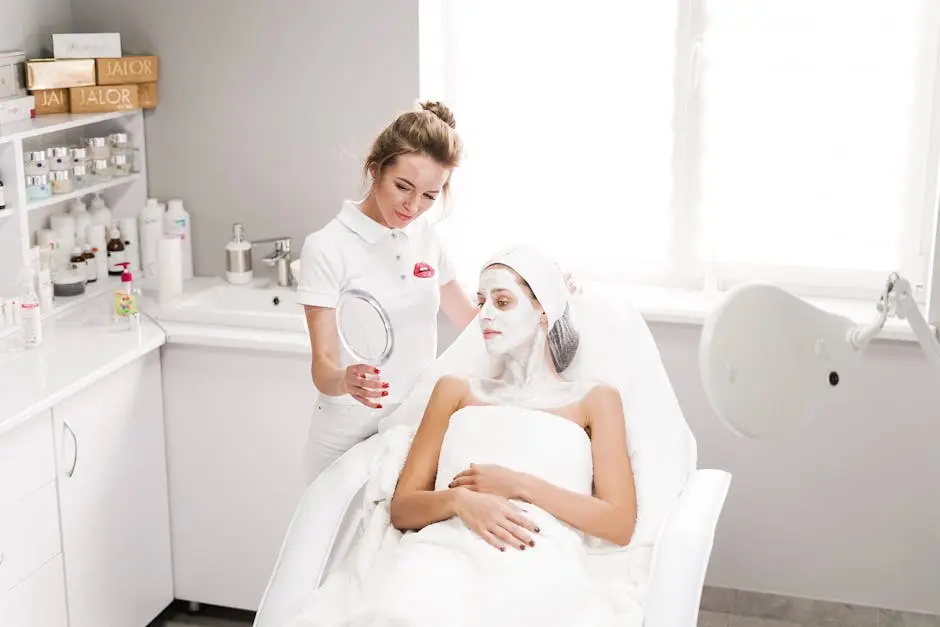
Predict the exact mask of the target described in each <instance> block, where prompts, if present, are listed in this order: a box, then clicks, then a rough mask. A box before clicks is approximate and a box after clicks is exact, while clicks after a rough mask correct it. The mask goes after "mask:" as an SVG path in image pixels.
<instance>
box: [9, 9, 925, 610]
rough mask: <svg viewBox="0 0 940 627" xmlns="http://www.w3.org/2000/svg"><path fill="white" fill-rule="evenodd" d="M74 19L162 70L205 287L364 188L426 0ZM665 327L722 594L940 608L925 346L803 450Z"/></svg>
mask: <svg viewBox="0 0 940 627" xmlns="http://www.w3.org/2000/svg"><path fill="white" fill-rule="evenodd" d="M47 1H48V0H47ZM22 4H24V5H25V4H26V3H25V2H23V3H22ZM73 10H74V17H75V20H76V24H77V26H78V27H79V28H80V29H85V30H94V29H119V30H120V31H121V32H122V34H123V36H124V40H125V42H127V44H128V45H129V47H130V48H131V49H137V50H139V51H143V52H146V51H152V52H154V53H156V54H159V55H160V56H161V59H162V78H161V92H162V93H161V104H160V107H159V108H158V110H157V111H156V112H155V113H154V114H152V115H150V116H149V117H148V119H147V124H148V149H149V153H148V160H149V164H150V168H151V171H150V179H151V193H152V194H156V195H158V196H162V197H165V196H167V195H179V196H181V197H183V198H184V199H186V200H187V202H188V204H189V207H190V209H191V211H192V213H193V216H194V229H195V241H196V268H197V272H198V273H201V274H206V273H213V274H214V273H219V272H221V271H222V269H223V265H222V259H223V257H222V246H223V245H224V242H225V241H226V239H227V237H228V234H229V226H230V224H231V223H232V222H234V221H238V220H240V221H242V222H244V223H245V225H246V227H247V229H248V233H249V235H250V236H251V237H254V238H258V237H262V236H266V235H274V234H279V233H286V234H289V235H292V236H293V237H294V238H295V242H297V252H298V254H299V246H300V242H301V241H302V237H303V236H304V235H305V234H306V233H307V232H309V231H311V230H313V229H315V228H317V227H319V226H320V225H321V224H323V223H325V222H326V221H327V220H328V219H330V218H331V217H332V216H333V215H334V213H335V212H336V210H337V208H338V203H339V201H340V199H341V198H343V197H348V196H352V195H355V194H356V193H357V191H358V189H359V188H358V183H359V173H358V169H359V167H360V164H361V158H362V156H363V155H364V153H365V152H366V150H367V148H368V142H369V140H370V139H371V138H372V136H373V135H374V133H375V132H376V131H377V130H378V129H379V128H380V127H381V125H382V124H383V122H384V121H385V120H386V119H388V118H389V117H391V116H393V115H394V114H395V113H396V112H397V111H398V110H399V109H401V108H403V107H407V106H409V105H410V103H411V102H412V101H413V99H414V98H416V97H417V94H418V76H417V71H418V63H417V56H418V52H417V0H408V1H404V0H396V1H395V2H374V0H344V1H343V2H335V1H333V0H317V1H315V2H295V1H293V0H272V1H271V2H269V3H261V2H251V1H250V0H241V1H240V2H233V1H231V0H228V1H224V0H198V1H197V2H193V1H192V0H163V1H161V2H150V1H148V0H73ZM456 113H457V116H458V122H459V115H460V112H459V111H457V112H456ZM653 329H654V334H655V337H656V339H657V342H658V344H659V346H660V348H661V351H662V354H663V358H664V360H665V362H666V366H667V368H668V371H669V374H670V377H671V378H672V381H673V384H674V386H675V387H676V391H677V394H678V396H679V399H680V402H681V403H682V406H683V408H684V409H685V411H686V413H687V417H688V420H689V422H690V424H691V425H692V428H693V430H694V432H695V434H696V436H697V438H698V442H699V455H700V459H701V465H702V466H703V467H715V468H723V469H726V470H730V471H731V472H733V473H734V475H735V477H734V480H733V484H732V487H731V492H730V495H729V498H728V502H727V507H726V509H725V512H724V515H723V517H722V520H721V524H720V528H719V531H718V536H717V538H716V543H715V548H714V555H713V558H712V562H711V568H710V571H709V575H708V583H710V584H712V585H717V586H727V587H733V588H741V589H749V590H760V591H767V592H777V593H781V594H789V595H796V596H806V597H811V598H820V599H829V600H843V601H846V602H855V603H861V604H870V605H878V606H883V607H892V608H898V609H909V610H920V611H929V612H935V613H940V595H937V594H936V590H938V589H940V566H938V565H940V559H938V558H940V499H938V498H937V497H936V494H937V479H938V478H940V456H938V455H935V454H933V449H934V446H935V443H936V442H937V441H938V436H940V384H938V382H937V381H936V380H935V379H932V378H931V377H930V374H931V373H930V372H928V371H927V369H926V367H925V364H924V361H923V358H922V356H921V354H920V352H919V349H918V348H917V347H916V346H914V345H910V344H877V345H876V346H874V347H873V349H872V351H871V358H870V359H868V360H867V361H866V362H865V364H864V365H863V366H862V368H861V370H860V371H859V373H858V377H857V378H855V379H850V380H846V382H845V384H844V386H843V387H842V394H843V396H844V398H843V399H842V402H840V403H836V404H833V405H832V406H830V407H829V408H828V409H827V411H826V414H825V416H823V419H821V420H820V421H819V422H818V423H816V424H814V425H813V426H812V427H810V428H809V429H808V430H806V431H805V432H804V433H803V434H802V435H801V436H800V437H798V438H794V439H792V440H791V441H789V442H783V443H777V444H754V443H750V442H747V441H744V440H740V439H738V438H736V437H734V436H732V435H731V434H730V433H729V432H728V431H726V430H725V429H724V428H723V427H722V426H721V425H720V424H719V423H718V422H717V419H716V418H715V416H714V415H713V414H712V412H711V411H710V410H709V409H708V407H707V404H706V402H705V398H704V393H703V391H702V388H701V384H700V383H699V379H698V373H697V370H696V363H695V359H696V351H697V346H698V344H697V343H698V335H699V330H698V328H694V327H683V326H675V325H653ZM445 333H446V331H445Z"/></svg>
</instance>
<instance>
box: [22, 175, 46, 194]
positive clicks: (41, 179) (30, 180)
mask: <svg viewBox="0 0 940 627" xmlns="http://www.w3.org/2000/svg"><path fill="white" fill-rule="evenodd" d="M50 196H52V187H50V186H49V175H48V174H33V175H29V176H27V177H26V198H27V200H42V199H43V198H49V197H50Z"/></svg>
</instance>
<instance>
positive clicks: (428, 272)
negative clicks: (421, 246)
mask: <svg viewBox="0 0 940 627" xmlns="http://www.w3.org/2000/svg"><path fill="white" fill-rule="evenodd" d="M415 276H416V277H418V278H420V279H430V278H431V277H432V276H434V268H432V267H431V266H429V265H428V264H426V263H424V262H420V263H416V264H415Z"/></svg>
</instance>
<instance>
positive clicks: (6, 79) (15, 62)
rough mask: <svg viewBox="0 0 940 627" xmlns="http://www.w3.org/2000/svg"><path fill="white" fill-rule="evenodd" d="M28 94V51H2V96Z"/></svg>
mask: <svg viewBox="0 0 940 627" xmlns="http://www.w3.org/2000/svg"><path fill="white" fill-rule="evenodd" d="M26 95H27V93H26V53H25V52H21V51H19V50H17V51H13V52H0V98H12V97H13V96H26Z"/></svg>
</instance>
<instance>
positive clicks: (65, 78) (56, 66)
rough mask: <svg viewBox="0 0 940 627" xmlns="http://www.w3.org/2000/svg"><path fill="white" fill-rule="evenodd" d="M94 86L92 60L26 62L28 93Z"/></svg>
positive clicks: (36, 60) (39, 60)
mask: <svg viewBox="0 0 940 627" xmlns="http://www.w3.org/2000/svg"><path fill="white" fill-rule="evenodd" d="M95 84H96V81H95V60H94V59H30V60H29V61H27V62H26V88H27V89H29V90H30V91H35V90H40V89H62V88H68V87H88V86H91V85H95Z"/></svg>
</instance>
